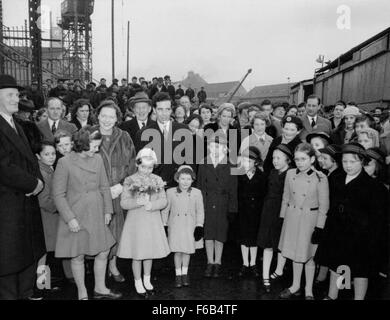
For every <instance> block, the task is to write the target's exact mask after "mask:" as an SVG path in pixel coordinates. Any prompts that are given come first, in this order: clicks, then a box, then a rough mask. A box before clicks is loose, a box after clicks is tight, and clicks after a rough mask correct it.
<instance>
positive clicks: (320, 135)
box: [306, 132, 333, 144]
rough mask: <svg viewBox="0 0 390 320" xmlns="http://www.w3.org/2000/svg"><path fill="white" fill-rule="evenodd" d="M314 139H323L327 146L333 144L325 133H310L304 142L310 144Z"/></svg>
mask: <svg viewBox="0 0 390 320" xmlns="http://www.w3.org/2000/svg"><path fill="white" fill-rule="evenodd" d="M315 137H319V138H323V139H325V140H326V141H328V143H329V144H331V143H332V142H333V141H332V139H331V138H330V136H329V135H328V134H327V133H326V132H312V133H310V134H308V135H307V136H306V141H307V142H308V143H310V141H311V139H313V138H315Z"/></svg>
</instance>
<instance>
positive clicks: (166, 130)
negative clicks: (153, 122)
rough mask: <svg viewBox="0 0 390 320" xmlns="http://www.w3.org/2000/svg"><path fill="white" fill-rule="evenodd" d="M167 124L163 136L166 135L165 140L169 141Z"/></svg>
mask: <svg viewBox="0 0 390 320" xmlns="http://www.w3.org/2000/svg"><path fill="white" fill-rule="evenodd" d="M167 126H168V125H167V124H164V131H163V134H164V138H165V139H166V140H168V128H167Z"/></svg>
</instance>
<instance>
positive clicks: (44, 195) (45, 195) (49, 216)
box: [38, 161, 58, 252]
mask: <svg viewBox="0 0 390 320" xmlns="http://www.w3.org/2000/svg"><path fill="white" fill-rule="evenodd" d="M39 168H40V170H41V173H42V176H43V181H44V183H45V187H44V188H43V190H42V192H41V193H40V194H39V195H38V200H39V207H40V208H41V215H42V224H43V232H44V234H45V242H46V249H47V251H48V252H51V251H54V250H55V246H56V239H57V228H58V211H57V207H56V205H55V203H54V199H53V197H52V182H53V174H54V170H53V168H52V167H50V166H48V165H47V164H44V163H42V162H41V161H39Z"/></svg>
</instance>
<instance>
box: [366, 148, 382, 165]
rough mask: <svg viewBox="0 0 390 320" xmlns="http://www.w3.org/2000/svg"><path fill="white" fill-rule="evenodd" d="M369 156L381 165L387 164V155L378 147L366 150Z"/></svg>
mask: <svg viewBox="0 0 390 320" xmlns="http://www.w3.org/2000/svg"><path fill="white" fill-rule="evenodd" d="M366 153H367V156H368V157H369V158H371V159H374V160H376V161H378V162H379V163H380V164H385V158H386V155H385V154H384V153H383V151H382V150H381V149H379V148H377V147H375V148H369V149H367V150H366Z"/></svg>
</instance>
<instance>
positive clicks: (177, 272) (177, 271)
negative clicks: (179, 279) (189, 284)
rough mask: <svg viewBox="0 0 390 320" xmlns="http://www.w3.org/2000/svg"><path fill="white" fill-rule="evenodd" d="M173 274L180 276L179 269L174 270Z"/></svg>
mask: <svg viewBox="0 0 390 320" xmlns="http://www.w3.org/2000/svg"><path fill="white" fill-rule="evenodd" d="M175 272H176V275H177V276H181V269H180V268H179V269H175Z"/></svg>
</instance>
